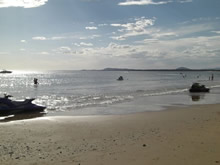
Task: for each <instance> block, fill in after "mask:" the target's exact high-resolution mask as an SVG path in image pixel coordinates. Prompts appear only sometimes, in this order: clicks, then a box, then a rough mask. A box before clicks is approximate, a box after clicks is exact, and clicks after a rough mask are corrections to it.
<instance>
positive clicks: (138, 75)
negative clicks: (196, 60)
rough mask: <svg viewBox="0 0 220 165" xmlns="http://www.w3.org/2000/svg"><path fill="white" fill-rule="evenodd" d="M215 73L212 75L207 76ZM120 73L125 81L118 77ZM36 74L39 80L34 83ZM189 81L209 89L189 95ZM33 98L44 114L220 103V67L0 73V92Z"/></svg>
mask: <svg viewBox="0 0 220 165" xmlns="http://www.w3.org/2000/svg"><path fill="white" fill-rule="evenodd" d="M211 74H214V80H213V81H210V80H209V77H210V76H211ZM119 76H123V77H124V81H117V80H116V79H117V78H118V77H119ZM34 78H37V79H38V82H39V85H37V86H36V85H34V83H33V79H34ZM193 82H200V83H202V84H205V85H206V86H207V87H210V88H211V91H210V93H202V94H190V93H189V92H188V89H189V87H190V86H191V85H192V83H193ZM4 93H7V94H10V95H13V99H14V100H22V99H25V98H36V100H35V101H34V102H35V103H36V104H40V105H44V106H46V107H47V108H46V112H47V113H46V115H102V114H126V113H135V112H143V111H158V110H163V109H164V107H167V106H187V105H194V104H213V103H220V97H219V96H220V72H217V71H216V72H208V71H207V72H205V71H202V72H196V71H190V72H188V71H184V72H183V71H182V72H181V71H125V72H123V71H45V72H21V71H14V72H13V73H12V74H0V95H1V96H3V94H4Z"/></svg>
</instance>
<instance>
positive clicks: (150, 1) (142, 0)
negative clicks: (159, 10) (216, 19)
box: [118, 0, 193, 6]
mask: <svg viewBox="0 0 220 165" xmlns="http://www.w3.org/2000/svg"><path fill="white" fill-rule="evenodd" d="M174 2H177V3H188V2H193V0H177V1H175V0H168V1H157V2H155V1H154V0H126V1H125V2H120V3H118V5H120V6H131V5H163V4H168V3H174Z"/></svg>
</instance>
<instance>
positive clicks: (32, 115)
mask: <svg viewBox="0 0 220 165" xmlns="http://www.w3.org/2000/svg"><path fill="white" fill-rule="evenodd" d="M44 115H46V112H32V113H20V114H11V115H7V116H0V122H11V121H17V120H26V119H34V118H38V117H43V116H44Z"/></svg>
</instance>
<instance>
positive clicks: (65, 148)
mask: <svg viewBox="0 0 220 165" xmlns="http://www.w3.org/2000/svg"><path fill="white" fill-rule="evenodd" d="M0 134H1V136H0V164H1V165H12V164H13V165H16V164H18V165H70V164H71V165H72V164H73V165H113V164H114V165H122V164H127V165H142V164H143V165H146V164H150V165H187V164H190V165H217V164H220V105H198V106H191V107H185V108H184V107H183V108H171V109H170V110H166V111H161V112H145V113H138V114H130V115H115V116H90V117H85V116H84V117H43V118H40V119H34V120H26V121H15V122H8V123H1V124H0Z"/></svg>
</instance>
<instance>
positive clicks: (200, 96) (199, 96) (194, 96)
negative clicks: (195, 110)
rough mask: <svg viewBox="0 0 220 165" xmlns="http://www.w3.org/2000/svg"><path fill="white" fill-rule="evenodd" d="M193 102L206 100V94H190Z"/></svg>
mask: <svg viewBox="0 0 220 165" xmlns="http://www.w3.org/2000/svg"><path fill="white" fill-rule="evenodd" d="M190 96H191V98H192V101H200V100H202V99H204V98H205V94H204V93H198V94H197V93H194V94H190Z"/></svg>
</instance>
